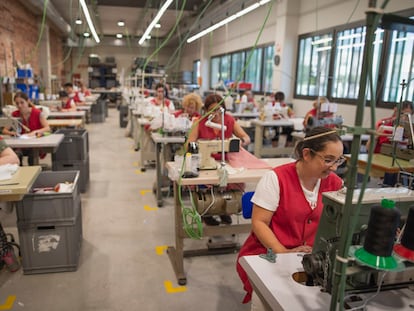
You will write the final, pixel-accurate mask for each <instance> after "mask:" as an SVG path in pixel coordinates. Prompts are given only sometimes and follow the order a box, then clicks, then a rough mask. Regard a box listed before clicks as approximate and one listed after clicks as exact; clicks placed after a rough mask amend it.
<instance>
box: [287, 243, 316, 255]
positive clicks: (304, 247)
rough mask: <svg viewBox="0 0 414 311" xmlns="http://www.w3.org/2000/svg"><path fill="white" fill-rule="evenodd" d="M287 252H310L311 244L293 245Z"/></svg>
mask: <svg viewBox="0 0 414 311" xmlns="http://www.w3.org/2000/svg"><path fill="white" fill-rule="evenodd" d="M288 252H289V253H311V252H312V246H309V245H300V246H298V247H294V248H291V249H289V250H288Z"/></svg>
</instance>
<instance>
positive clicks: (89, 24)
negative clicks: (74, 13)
mask: <svg viewBox="0 0 414 311" xmlns="http://www.w3.org/2000/svg"><path fill="white" fill-rule="evenodd" d="M79 3H80V4H81V6H82V9H83V14H85V18H86V21H87V22H88V26H89V29H90V30H91V32H92V35H93V37H94V39H95V41H96V43H99V42H101V40H99V37H98V34H97V33H96V30H95V26H94V25H93V22H92V19H91V16H90V15H89V11H88V7H87V6H86V3H85V0H79Z"/></svg>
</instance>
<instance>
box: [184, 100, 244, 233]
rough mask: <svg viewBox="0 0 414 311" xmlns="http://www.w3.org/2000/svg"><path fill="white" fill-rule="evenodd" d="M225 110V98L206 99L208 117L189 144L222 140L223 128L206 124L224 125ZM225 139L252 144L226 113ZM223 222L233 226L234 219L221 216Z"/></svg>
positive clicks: (213, 222)
mask: <svg viewBox="0 0 414 311" xmlns="http://www.w3.org/2000/svg"><path fill="white" fill-rule="evenodd" d="M220 109H225V104H224V101H223V98H222V97H221V96H220V95H217V94H211V95H209V96H207V97H206V99H205V101H204V111H205V112H206V113H208V117H206V118H204V119H202V120H201V121H200V122H199V123H198V124H196V125H195V126H194V127H193V129H192V130H191V132H190V134H189V136H188V142H196V141H197V140H198V139H210V140H218V139H221V128H214V127H209V126H208V125H207V124H206V123H207V122H213V123H214V124H218V125H220V124H221V123H222V117H221V110H220ZM224 126H225V131H224V138H225V139H228V138H231V137H232V136H233V135H235V136H237V137H238V138H239V139H240V141H241V145H242V146H247V145H248V144H249V143H250V137H249V135H247V133H246V132H245V131H244V130H243V129H242V127H241V126H240V125H239V124H238V123H237V122H236V120H235V119H234V118H233V117H232V116H231V115H229V114H227V113H224ZM212 156H213V157H215V158H216V159H217V160H220V159H221V155H220V154H213V155H212ZM220 219H221V222H222V223H225V224H231V223H232V219H231V216H229V215H221V216H220ZM203 220H204V222H205V223H206V224H207V225H212V226H217V225H219V224H220V223H219V221H218V220H216V219H215V218H214V217H213V216H203Z"/></svg>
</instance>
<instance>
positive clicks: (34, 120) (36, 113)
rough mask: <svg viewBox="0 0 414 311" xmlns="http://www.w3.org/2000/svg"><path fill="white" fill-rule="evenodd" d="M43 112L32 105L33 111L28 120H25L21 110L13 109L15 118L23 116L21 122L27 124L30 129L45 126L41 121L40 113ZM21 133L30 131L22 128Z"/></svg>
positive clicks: (33, 129)
mask: <svg viewBox="0 0 414 311" xmlns="http://www.w3.org/2000/svg"><path fill="white" fill-rule="evenodd" d="M41 113H42V112H41V111H40V110H39V109H37V108H35V107H32V112H31V113H30V116H29V120H28V122H26V120H24V119H23V118H22V117H21V114H20V110H15V111H13V113H12V116H13V117H15V118H21V119H22V120H21V122H22V124H23V125H26V126H27V127H28V128H29V129H30V131H35V130H38V129H41V128H42V127H43V126H42V124H41V123H40V114H41ZM21 133H22V134H25V133H28V132H26V131H25V130H24V129H23V128H22V132H21Z"/></svg>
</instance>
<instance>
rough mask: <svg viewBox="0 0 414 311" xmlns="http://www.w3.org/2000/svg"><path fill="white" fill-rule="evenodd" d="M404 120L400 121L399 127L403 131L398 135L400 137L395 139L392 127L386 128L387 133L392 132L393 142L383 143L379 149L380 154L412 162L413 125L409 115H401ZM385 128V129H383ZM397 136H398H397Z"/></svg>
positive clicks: (413, 152)
mask: <svg viewBox="0 0 414 311" xmlns="http://www.w3.org/2000/svg"><path fill="white" fill-rule="evenodd" d="M403 116H404V118H402V119H400V123H399V125H400V126H399V127H400V128H401V129H403V131H402V133H400V135H401V134H402V135H401V137H398V138H397V137H396V136H395V135H396V134H395V131H396V132H398V131H397V130H395V129H394V127H391V126H388V127H386V128H387V130H388V131H389V132H392V135H393V139H394V141H393V142H391V143H383V144H381V147H380V153H382V154H385V155H388V156H394V155H395V157H396V158H399V159H403V160H407V161H410V160H414V133H413V123H412V119H411V115H410V114H406V115H403ZM383 128H385V127H383ZM397 136H398V135H397Z"/></svg>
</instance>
